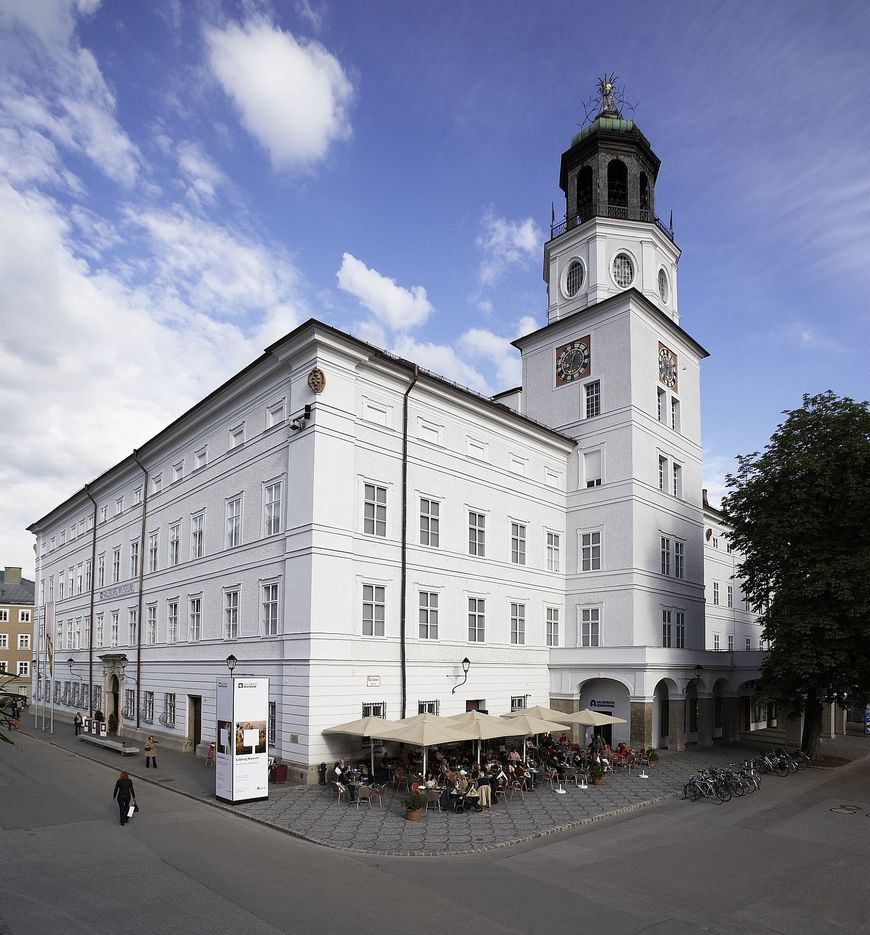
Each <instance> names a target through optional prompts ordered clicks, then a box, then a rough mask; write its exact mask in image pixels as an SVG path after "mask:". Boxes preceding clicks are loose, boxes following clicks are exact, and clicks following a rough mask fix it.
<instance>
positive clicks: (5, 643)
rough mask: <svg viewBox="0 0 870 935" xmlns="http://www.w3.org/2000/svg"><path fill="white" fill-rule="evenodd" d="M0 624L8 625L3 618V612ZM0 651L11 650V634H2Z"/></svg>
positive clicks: (0, 614)
mask: <svg viewBox="0 0 870 935" xmlns="http://www.w3.org/2000/svg"><path fill="white" fill-rule="evenodd" d="M0 623H6V621H5V620H4V619H3V617H2V611H0ZM0 649H7V650H8V649H9V634H8V633H0Z"/></svg>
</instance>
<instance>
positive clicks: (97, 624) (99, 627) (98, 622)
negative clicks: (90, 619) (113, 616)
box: [94, 614, 104, 646]
mask: <svg viewBox="0 0 870 935" xmlns="http://www.w3.org/2000/svg"><path fill="white" fill-rule="evenodd" d="M103 619H104V615H103V614H97V616H96V618H95V619H94V646H102V645H103Z"/></svg>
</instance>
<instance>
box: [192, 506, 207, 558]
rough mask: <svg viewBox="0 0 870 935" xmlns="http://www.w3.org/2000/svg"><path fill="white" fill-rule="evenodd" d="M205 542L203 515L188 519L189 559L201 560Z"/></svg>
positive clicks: (198, 514)
mask: <svg viewBox="0 0 870 935" xmlns="http://www.w3.org/2000/svg"><path fill="white" fill-rule="evenodd" d="M204 540H205V513H197V514H196V516H191V517H190V557H191V558H202V555H203V543H204Z"/></svg>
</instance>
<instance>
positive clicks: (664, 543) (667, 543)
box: [659, 536, 671, 575]
mask: <svg viewBox="0 0 870 935" xmlns="http://www.w3.org/2000/svg"><path fill="white" fill-rule="evenodd" d="M659 542H660V545H661V560H662V561H661V568H662V574H663V575H669V574H670V573H671V540H670V539H669V538H668V537H667V536H661V537H660V538H659Z"/></svg>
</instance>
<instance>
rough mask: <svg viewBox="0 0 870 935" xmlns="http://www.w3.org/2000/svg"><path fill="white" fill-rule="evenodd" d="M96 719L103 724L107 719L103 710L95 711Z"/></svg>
mask: <svg viewBox="0 0 870 935" xmlns="http://www.w3.org/2000/svg"><path fill="white" fill-rule="evenodd" d="M94 720H95V721H99V722H100V723H101V724H102V723H103V721H105V720H106V719H105V717H104V716H103V712H102V711H94Z"/></svg>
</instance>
